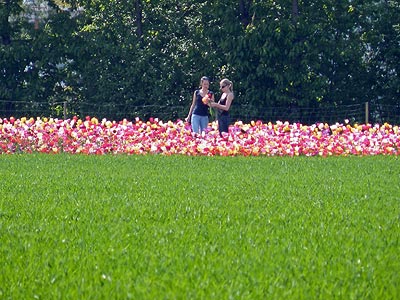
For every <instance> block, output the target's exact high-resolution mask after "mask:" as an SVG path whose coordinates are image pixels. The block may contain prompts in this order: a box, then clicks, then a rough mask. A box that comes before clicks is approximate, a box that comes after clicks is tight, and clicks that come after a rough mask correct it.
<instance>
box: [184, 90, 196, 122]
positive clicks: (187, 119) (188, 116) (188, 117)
mask: <svg viewBox="0 0 400 300" xmlns="http://www.w3.org/2000/svg"><path fill="white" fill-rule="evenodd" d="M195 105H196V92H194V93H193V99H192V104H191V105H190V108H189V113H188V115H187V117H186V118H185V121H186V122H188V121H190V116H191V115H192V113H193V109H194V107H195Z"/></svg>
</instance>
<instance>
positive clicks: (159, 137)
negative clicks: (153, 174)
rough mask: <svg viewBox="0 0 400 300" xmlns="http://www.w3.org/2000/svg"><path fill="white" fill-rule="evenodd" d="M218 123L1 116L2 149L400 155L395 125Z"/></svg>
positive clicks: (57, 151)
mask: <svg viewBox="0 0 400 300" xmlns="http://www.w3.org/2000/svg"><path fill="white" fill-rule="evenodd" d="M217 127H218V126H217V124H216V122H212V123H210V124H209V126H208V128H207V131H206V132H203V133H202V134H201V135H197V134H193V133H192V132H191V128H190V124H188V123H185V122H184V121H182V120H177V121H174V122H173V121H167V122H163V121H161V120H158V119H156V118H154V119H153V118H151V119H149V120H148V121H143V120H140V119H139V118H136V119H135V120H133V121H129V120H126V119H124V120H121V121H119V122H116V121H110V120H107V119H103V120H98V119H97V118H93V117H92V118H91V117H86V118H85V119H80V118H78V117H73V118H71V119H67V120H62V119H53V118H36V119H34V118H29V119H28V118H20V119H15V118H13V117H11V118H9V119H0V153H2V154H13V153H33V152H43V153H61V152H65V153H72V154H76V153H83V154H123V153H124V154H164V155H173V154H181V155H192V156H196V155H208V156H214V155H219V156H236V155H243V156H250V155H252V156H260V155H263V156H299V155H303V156H331V155H399V154H400V135H399V127H398V126H394V125H391V124H387V123H385V124H375V125H372V124H353V125H350V124H349V122H348V121H347V120H345V122H344V123H336V124H331V125H329V124H325V123H317V124H312V125H303V124H300V123H288V122H281V121H277V122H275V123H271V122H269V123H263V122H262V121H252V122H250V123H243V122H241V121H237V122H235V123H234V124H232V125H231V126H230V128H229V133H223V134H222V136H220V134H219V132H218V129H217Z"/></svg>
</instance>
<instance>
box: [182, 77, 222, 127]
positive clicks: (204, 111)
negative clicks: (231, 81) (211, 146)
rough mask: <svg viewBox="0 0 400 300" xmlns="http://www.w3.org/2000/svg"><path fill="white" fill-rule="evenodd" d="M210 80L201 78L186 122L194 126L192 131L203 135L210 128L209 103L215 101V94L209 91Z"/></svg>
mask: <svg viewBox="0 0 400 300" xmlns="http://www.w3.org/2000/svg"><path fill="white" fill-rule="evenodd" d="M209 88H210V79H209V78H208V77H206V76H203V77H201V80H200V88H199V89H198V90H196V91H194V93H193V98H192V104H191V105H190V109H189V113H188V116H187V117H186V118H185V121H186V122H190V123H191V124H192V131H193V132H195V133H202V132H203V131H205V130H206V128H207V126H208V122H209V121H208V109H209V106H208V105H209V102H212V101H215V98H214V93H213V92H212V91H210V90H209Z"/></svg>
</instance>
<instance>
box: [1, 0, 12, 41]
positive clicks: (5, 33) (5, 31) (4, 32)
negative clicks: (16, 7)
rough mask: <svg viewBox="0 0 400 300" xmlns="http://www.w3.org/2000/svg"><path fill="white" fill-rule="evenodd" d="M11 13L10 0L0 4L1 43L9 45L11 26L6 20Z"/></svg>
mask: <svg viewBox="0 0 400 300" xmlns="http://www.w3.org/2000/svg"><path fill="white" fill-rule="evenodd" d="M10 14H11V3H10V0H6V1H5V2H3V3H1V4H0V18H1V19H0V35H1V41H2V43H3V45H9V44H10V43H11V34H10V31H11V26H10V23H9V22H8V18H9V16H10Z"/></svg>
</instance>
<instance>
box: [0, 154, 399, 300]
mask: <svg viewBox="0 0 400 300" xmlns="http://www.w3.org/2000/svg"><path fill="white" fill-rule="evenodd" d="M0 170H1V180H2V182H1V185H0V195H1V200H0V266H1V272H0V299H399V297H400V251H399V249H400V242H399V238H400V193H399V187H400V160H399V158H398V157H397V156H363V157H361V156H348V157H327V158H323V157H304V156H303V157H243V156H238V157H206V156H202V157H189V156H178V155H175V156H174V155H173V156H163V155H133V156H128V155H100V156H86V155H68V154H57V155H48V154H47V155H46V154H22V155H3V156H0Z"/></svg>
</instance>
